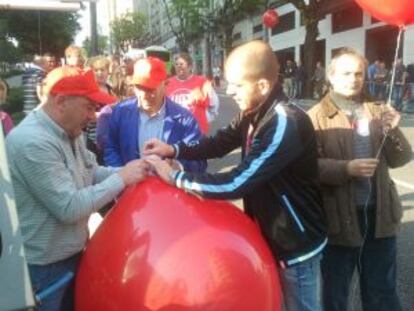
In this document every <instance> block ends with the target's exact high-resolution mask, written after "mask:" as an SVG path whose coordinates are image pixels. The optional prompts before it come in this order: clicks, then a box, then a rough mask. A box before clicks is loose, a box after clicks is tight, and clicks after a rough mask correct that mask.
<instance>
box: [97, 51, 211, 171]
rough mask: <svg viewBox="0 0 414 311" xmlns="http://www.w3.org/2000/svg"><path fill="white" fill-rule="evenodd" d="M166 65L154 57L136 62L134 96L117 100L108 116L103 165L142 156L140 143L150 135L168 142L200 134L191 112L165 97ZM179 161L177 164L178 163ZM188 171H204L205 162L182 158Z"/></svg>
mask: <svg viewBox="0 0 414 311" xmlns="http://www.w3.org/2000/svg"><path fill="white" fill-rule="evenodd" d="M166 79H167V68H166V65H165V63H164V62H163V61H161V60H159V59H158V58H155V57H147V58H141V59H139V60H138V61H137V62H136V63H135V67H134V74H133V76H132V80H131V83H132V85H134V91H135V96H134V97H131V98H128V99H126V100H124V101H122V102H120V103H118V104H117V105H116V106H115V107H113V109H112V113H111V115H110V117H109V130H108V137H107V138H108V140H107V142H106V145H105V150H104V160H105V164H106V165H109V166H122V165H124V164H125V163H127V162H129V161H131V160H132V159H139V158H142V152H143V146H144V144H145V142H146V141H147V140H149V139H151V138H158V139H161V140H163V141H165V142H168V143H171V144H173V143H177V142H180V141H185V142H193V141H197V140H198V139H200V138H201V136H202V134H201V131H200V128H199V126H198V124H197V121H196V119H195V118H194V117H193V115H192V114H191V112H189V111H188V110H187V109H185V108H183V107H181V106H180V105H178V104H176V103H174V102H173V101H171V99H169V98H168V97H166V96H165V82H166ZM177 164H178V163H177ZM181 164H182V165H183V168H184V169H186V170H188V171H195V172H204V171H205V169H206V166H207V164H206V162H205V161H182V162H181Z"/></svg>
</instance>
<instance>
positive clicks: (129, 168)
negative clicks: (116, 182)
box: [118, 160, 150, 186]
mask: <svg viewBox="0 0 414 311" xmlns="http://www.w3.org/2000/svg"><path fill="white" fill-rule="evenodd" d="M149 169H150V165H149V164H148V163H147V162H146V161H144V160H133V161H131V162H128V163H127V164H126V165H125V166H124V167H123V168H122V169H121V170H120V171H119V172H118V174H119V176H120V177H121V178H122V180H123V182H124V184H125V185H126V186H129V185H132V184H136V183H138V182H141V181H143V180H144V179H145V177H147V175H148V172H149Z"/></svg>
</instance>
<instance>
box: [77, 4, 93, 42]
mask: <svg viewBox="0 0 414 311" xmlns="http://www.w3.org/2000/svg"><path fill="white" fill-rule="evenodd" d="M84 3H85V2H84ZM79 13H80V15H81V17H80V19H79V24H80V26H81V28H82V29H81V30H80V31H79V32H78V34H77V36H76V38H75V44H76V45H80V46H81V45H82V42H83V40H85V38H86V37H90V33H91V27H90V17H89V14H90V13H89V4H87V3H85V9H83V10H80V11H79Z"/></svg>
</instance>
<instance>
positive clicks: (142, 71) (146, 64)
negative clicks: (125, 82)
mask: <svg viewBox="0 0 414 311" xmlns="http://www.w3.org/2000/svg"><path fill="white" fill-rule="evenodd" d="M166 79H167V67H166V66H165V63H164V62H163V61H162V60H160V59H158V58H156V57H147V58H141V59H139V60H137V61H136V63H135V65H134V75H133V76H132V80H131V84H134V85H138V86H142V87H145V88H148V89H156V88H157V87H158V86H159V85H160V84H161V82H163V81H165V80H166Z"/></svg>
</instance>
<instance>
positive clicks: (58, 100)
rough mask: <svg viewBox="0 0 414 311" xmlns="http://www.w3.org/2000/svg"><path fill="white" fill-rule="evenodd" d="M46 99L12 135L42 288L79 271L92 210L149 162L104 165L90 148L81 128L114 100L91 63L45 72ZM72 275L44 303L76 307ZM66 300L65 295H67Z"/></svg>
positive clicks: (28, 246) (28, 245)
mask: <svg viewBox="0 0 414 311" xmlns="http://www.w3.org/2000/svg"><path fill="white" fill-rule="evenodd" d="M44 89H45V91H46V94H47V100H46V102H45V103H44V104H43V105H42V107H41V108H39V109H37V110H34V111H32V112H31V113H30V114H29V115H28V116H27V117H26V118H25V119H24V120H23V121H22V122H21V123H20V124H19V125H18V126H17V127H16V128H15V129H14V130H13V131H12V132H11V133H10V135H9V136H8V137H7V140H6V149H7V154H8V158H9V160H10V171H11V177H12V183H13V187H14V191H15V194H16V206H17V211H18V216H19V221H20V229H21V233H22V235H23V239H24V247H25V253H26V258H27V261H28V263H29V272H30V277H31V280H32V284H33V288H34V289H35V290H36V291H37V293H40V292H42V291H44V290H45V289H47V288H48V287H50V286H51V285H52V284H54V283H55V282H59V281H60V280H61V279H62V278H63V279H65V278H66V277H67V276H68V275H69V276H70V274H71V273H76V269H77V265H78V262H79V259H80V256H81V252H82V250H83V248H84V247H85V244H86V242H87V240H88V227H87V223H88V218H89V215H91V214H92V213H94V212H96V211H98V210H99V209H100V208H101V207H103V206H104V205H105V204H107V203H108V202H110V201H111V200H113V199H114V198H115V197H116V196H117V195H118V194H120V193H121V191H122V190H123V189H124V188H125V187H126V186H128V185H130V184H134V183H137V182H139V181H141V180H142V179H143V178H144V177H145V175H146V169H147V164H146V163H145V162H143V161H139V160H138V161H133V162H130V163H128V164H127V165H126V166H125V167H124V168H121V169H113V168H104V167H100V166H98V165H97V164H96V161H95V157H94V156H93V155H92V154H91V153H90V152H89V151H88V150H87V149H86V147H85V142H84V140H83V135H81V134H82V129H83V128H84V127H85V125H86V124H87V123H88V122H90V121H91V120H93V119H94V118H95V111H96V109H97V108H98V107H97V106H98V103H99V104H101V103H110V102H113V98H112V96H110V95H108V94H107V93H104V92H102V91H100V90H99V87H98V85H97V84H96V81H95V77H94V74H93V72H92V71H83V70H82V69H80V68H76V67H60V68H57V69H54V70H52V71H51V72H50V73H49V74H48V76H47V77H46V81H45V87H44ZM71 286H72V285H71V283H67V284H65V286H63V287H61V288H59V289H57V290H56V291H54V292H53V293H52V294H50V295H49V296H47V297H46V298H45V299H44V300H43V301H41V304H40V306H39V310H71V309H72V299H73V297H72V289H71ZM63 301H65V303H64V302H63Z"/></svg>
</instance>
